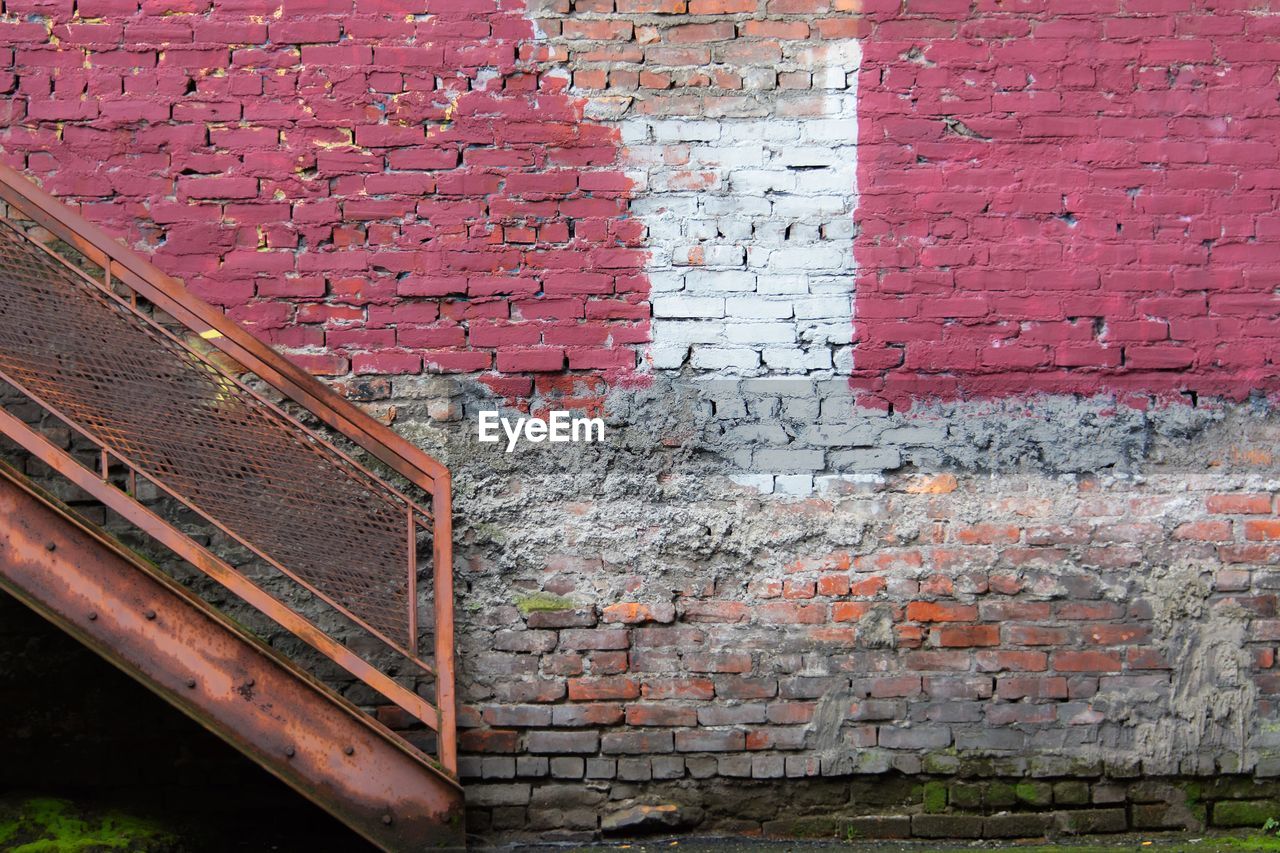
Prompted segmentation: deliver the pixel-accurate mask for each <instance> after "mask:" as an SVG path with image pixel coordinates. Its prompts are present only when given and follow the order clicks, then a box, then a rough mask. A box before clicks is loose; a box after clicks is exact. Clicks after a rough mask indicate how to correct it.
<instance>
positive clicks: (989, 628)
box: [930, 625, 1000, 648]
mask: <svg viewBox="0 0 1280 853" xmlns="http://www.w3.org/2000/svg"><path fill="white" fill-rule="evenodd" d="M930 636H936V637H937V639H938V645H939V646H942V647H943V648H964V647H969V646H998V645H999V644H1000V629H999V627H997V626H995V625H948V626H944V627H941V628H938V629H936V630H935V631H933V632H932V633H931V634H930Z"/></svg>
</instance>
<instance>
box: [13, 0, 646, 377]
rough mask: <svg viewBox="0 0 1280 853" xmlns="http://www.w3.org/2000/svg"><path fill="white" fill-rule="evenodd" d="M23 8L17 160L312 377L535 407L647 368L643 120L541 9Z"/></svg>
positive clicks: (305, 0) (260, 3)
mask: <svg viewBox="0 0 1280 853" xmlns="http://www.w3.org/2000/svg"><path fill="white" fill-rule="evenodd" d="M90 7H92V8H90ZM6 8H7V11H9V12H10V13H11V14H21V15H22V16H24V18H26V20H24V22H23V23H13V22H11V23H6V24H0V27H3V44H4V47H3V48H0V91H6V90H7V91H8V92H9V94H8V96H7V98H6V99H7V104H6V105H5V106H4V107H3V108H0V109H2V110H3V111H4V112H5V113H7V118H8V119H9V120H8V121H7V122H6V126H5V128H4V129H3V131H0V147H2V148H3V151H4V155H3V156H4V158H5V160H6V161H7V162H9V163H11V164H13V165H16V166H17V167H19V168H22V169H24V170H25V171H26V172H27V173H28V174H30V175H32V176H33V177H35V178H37V179H38V180H40V181H41V183H42V184H43V185H44V186H45V188H46V189H48V190H50V191H52V192H53V193H55V194H56V195H58V196H60V197H62V198H64V199H68V200H72V201H79V202H80V203H81V204H82V205H83V207H84V210H85V212H86V213H87V214H88V215H89V216H90V217H91V218H92V219H94V220H95V221H97V222H99V223H101V224H103V225H105V226H107V227H109V228H111V229H112V230H114V231H115V232H116V233H118V234H121V235H122V236H124V237H125V238H126V239H127V240H128V241H129V242H130V243H132V244H134V245H136V246H138V247H140V248H142V249H145V250H148V251H150V252H152V254H153V255H154V258H155V260H156V262H157V263H158V264H159V265H160V266H161V267H162V268H164V269H165V270H166V271H168V272H170V273H172V274H174V275H176V276H179V277H181V278H183V279H184V280H185V281H186V282H187V283H188V285H189V286H191V287H192V288H193V289H194V290H195V291H197V292H198V293H200V294H201V295H203V296H204V297H206V298H207V299H209V300H210V301H212V302H214V303H215V304H217V305H219V306H221V307H223V308H225V309H226V310H227V311H228V313H229V314H231V315H232V316H233V317H235V318H236V319H238V320H240V321H242V322H245V323H247V324H250V325H252V326H254V327H255V329H256V331H257V333H258V334H260V335H262V336H263V337H264V338H266V339H267V340H268V341H270V342H271V343H272V344H274V345H276V346H278V347H281V348H283V349H284V350H285V351H286V352H289V353H290V354H292V355H293V356H294V357H295V358H297V359H298V360H299V362H300V363H302V364H304V365H305V366H307V367H308V368H310V369H312V370H314V371H316V372H319V373H327V374H344V373H347V372H348V371H350V372H354V373H356V374H412V373H418V372H420V371H427V372H434V371H440V372H483V373H484V377H483V378H485V379H486V381H488V382H490V384H491V385H493V386H494V387H495V388H496V389H498V390H499V391H500V392H501V393H503V394H504V395H507V396H513V397H514V396H525V395H528V394H530V393H531V392H532V391H533V390H534V382H535V379H534V377H542V376H545V375H546V374H548V373H555V372H560V371H565V370H568V371H570V372H571V373H570V375H571V376H575V375H576V377H577V379H578V380H581V382H585V383H586V384H588V385H593V384H594V382H595V378H597V377H599V376H604V375H608V376H611V377H614V378H616V377H617V376H619V375H621V374H625V373H627V372H629V371H632V370H634V368H635V366H636V351H637V348H638V346H640V345H641V344H643V343H644V342H645V341H646V340H647V339H648V316H649V313H648V303H647V298H648V282H647V279H646V277H645V274H644V254H643V252H642V251H641V248H640V242H639V241H640V238H641V229H640V226H639V225H638V223H636V222H635V221H633V220H631V219H629V218H628V217H627V197H628V194H629V193H630V189H631V188H630V183H629V182H628V181H627V179H626V177H625V176H624V175H623V174H622V172H621V166H620V165H619V159H618V158H619V150H620V142H619V139H618V135H617V132H616V131H615V130H611V129H607V128H603V127H600V126H596V125H593V124H591V123H589V122H584V121H583V116H582V114H583V107H584V103H583V101H582V100H581V99H579V98H577V97H574V96H571V95H570V94H568V93H567V91H566V88H567V82H568V81H567V75H565V74H563V73H560V72H557V71H556V70H555V69H554V64H553V63H552V62H549V61H548V60H551V59H552V58H553V57H552V56H551V51H550V49H549V48H547V47H544V46H541V45H540V44H539V43H537V42H535V41H534V32H533V26H532V24H531V23H530V22H529V20H527V19H526V18H525V17H524V14H523V10H522V9H521V8H518V7H513V6H512V5H511V4H500V3H497V2H494V0H467V2H457V1H456V0H450V2H436V0H408V2H396V3H389V2H385V0H354V2H353V0H285V2H284V4H283V6H281V3H280V2H279V0H239V2H235V3H220V4H217V5H216V6H215V5H214V4H211V3H208V2H205V0H190V2H184V1H183V0H175V2H166V1H165V0H157V2H152V0H145V2H141V3H139V2H136V1H135V0H93V2H89V0H84V2H81V3H80V5H79V14H80V15H81V16H90V15H92V16H94V17H95V18H96V19H97V20H94V21H92V22H86V21H84V20H83V19H82V18H79V17H73V9H72V4H71V3H70V2H69V0H67V1H66V2H57V1H56V0H50V2H44V0H33V2H21V3H17V2H15V3H10V4H9V5H8V6H7V7H6ZM27 16H30V17H29V18H28V17H27ZM50 35H53V36H55V37H56V38H55V39H53V40H51V39H50ZM539 381H543V384H544V385H546V384H548V383H547V382H546V381H544V380H539ZM548 387H550V386H548ZM556 387H557V388H559V386H556ZM560 390H563V389H560Z"/></svg>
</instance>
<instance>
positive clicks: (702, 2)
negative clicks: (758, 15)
mask: <svg viewBox="0 0 1280 853" xmlns="http://www.w3.org/2000/svg"><path fill="white" fill-rule="evenodd" d="M755 10H756V0H689V14H690V15H739V14H742V13H744V12H754V11H755Z"/></svg>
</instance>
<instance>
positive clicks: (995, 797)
mask: <svg viewBox="0 0 1280 853" xmlns="http://www.w3.org/2000/svg"><path fill="white" fill-rule="evenodd" d="M984 800H985V802H986V804H987V805H988V806H998V807H1004V806H1012V805H1014V804H1015V803H1017V802H1018V793H1017V792H1016V791H1015V790H1014V789H1013V786H1012V785H1010V784H1009V783H1008V782H1000V781H996V782H992V783H990V784H989V785H987V791H986V796H985V797H984Z"/></svg>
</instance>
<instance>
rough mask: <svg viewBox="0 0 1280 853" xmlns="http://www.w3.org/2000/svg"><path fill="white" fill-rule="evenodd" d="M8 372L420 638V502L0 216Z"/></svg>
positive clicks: (306, 570) (302, 568)
mask: <svg viewBox="0 0 1280 853" xmlns="http://www.w3.org/2000/svg"><path fill="white" fill-rule="evenodd" d="M0 373H3V374H4V375H5V376H6V377H7V378H8V380H9V381H11V382H12V383H13V384H15V385H17V386H19V387H20V388H22V389H23V390H24V391H26V393H28V394H30V395H32V396H33V397H35V398H37V399H39V400H40V401H42V402H43V403H44V404H45V405H47V406H49V407H50V408H52V409H53V410H55V411H56V412H57V413H58V414H59V415H60V416H62V417H64V418H66V419H67V420H68V421H69V422H71V423H72V424H73V425H75V426H77V427H78V428H80V429H82V430H84V431H85V432H86V433H87V434H89V435H90V436H91V437H93V438H95V439H97V440H98V441H100V442H101V443H102V444H103V446H104V447H106V448H108V449H109V450H110V451H111V452H112V453H114V454H116V455H118V456H119V457H120V458H121V459H122V460H124V461H126V462H127V463H128V464H129V465H131V466H132V467H134V468H136V469H137V470H138V471H139V472H140V473H142V474H144V475H145V476H147V477H149V478H150V479H152V480H154V481H155V482H156V483H157V484H158V485H160V486H161V487H162V488H164V489H165V490H166V491H168V492H170V493H171V494H173V495H174V496H175V497H177V498H178V499H180V500H182V501H184V502H185V503H187V504H188V505H190V506H191V507H192V508H193V509H195V510H196V511H197V512H199V513H200V514H202V515H204V516H205V517H206V518H208V519H209V520H210V521H212V522H213V523H215V524H217V525H218V526H220V527H222V528H223V529H225V530H226V531H227V532H228V533H229V534H231V535H232V536H234V537H235V538H236V539H238V540H240V541H241V542H242V543H243V544H245V545H246V546H248V547H250V548H251V549H253V550H255V551H257V552H258V553H260V554H261V555H262V556H263V557H265V558H266V559H267V560H269V561H271V562H273V563H275V564H276V565H277V566H278V567H279V568H281V569H282V570H284V571H286V572H287V573H289V574H291V575H293V576H294V577H295V578H296V579H297V580H298V581H300V582H301V583H303V584H305V585H306V586H309V587H311V588H312V589H313V590H314V591H316V592H317V593H319V594H320V595H322V596H323V597H325V598H326V599H328V600H329V601H330V602H331V603H333V604H335V605H336V606H338V607H340V608H341V609H343V610H345V611H347V613H348V614H349V615H351V616H352V617H354V618H355V619H357V620H358V621H360V622H362V623H363V624H365V625H366V626H367V627H369V628H371V629H372V630H374V631H375V632H378V633H380V634H381V635H382V636H383V637H384V638H385V639H387V640H388V641H390V642H392V643H394V644H396V645H398V646H400V647H401V648H402V649H407V650H409V651H410V652H411V653H416V637H414V636H412V635H413V633H414V632H413V627H412V626H413V625H414V619H413V618H412V616H411V612H412V608H413V606H414V602H413V589H412V583H411V581H410V577H411V574H410V560H411V557H412V556H413V555H411V554H410V553H409V552H410V544H409V543H410V539H411V534H410V532H409V531H410V529H411V528H410V506H409V504H407V503H406V502H405V501H403V500H402V499H401V498H400V497H399V496H398V494H397V493H396V492H395V491H394V490H392V489H391V488H390V487H389V486H387V485H386V484H384V483H382V482H380V481H379V480H377V479H376V478H374V477H373V476H371V475H370V474H369V473H368V472H366V471H364V470H363V469H362V468H361V467H360V466H358V465H356V464H355V463H353V462H352V461H351V460H349V459H348V458H346V457H345V456H344V455H343V454H342V453H340V452H339V451H338V450H336V449H335V448H334V447H332V446H330V445H328V444H327V443H325V442H323V441H322V440H320V439H319V438H318V437H316V436H314V435H312V434H311V433H309V432H308V431H307V430H306V429H304V428H303V427H302V426H301V425H299V424H298V423H296V422H294V421H292V420H291V419H289V418H288V417H287V416H285V415H284V414H283V413H282V412H280V411H278V410H277V409H275V408H274V407H273V406H272V405H270V404H269V403H268V402H267V401H266V400H264V399H263V398H260V397H258V396H257V395H255V394H254V393H253V392H251V391H250V390H249V389H248V388H246V387H244V386H243V385H241V384H240V383H239V382H237V381H236V380H235V379H234V378H233V377H232V376H230V375H228V374H226V373H223V372H221V371H220V370H218V369H217V368H216V367H215V366H214V365H213V364H212V363H211V362H210V361H208V360H206V359H205V358H204V357H203V356H202V355H201V354H200V352H199V351H198V350H197V348H196V346H195V345H194V344H193V343H188V342H186V341H184V340H182V339H180V338H177V337H174V336H173V335H170V334H169V333H168V332H167V331H165V330H164V329H163V328H161V327H159V326H157V325H155V324H154V323H152V322H151V321H150V320H149V319H148V318H147V317H146V316H145V315H144V314H142V313H141V312H139V311H137V310H136V309H134V308H133V307H131V306H130V305H129V304H128V303H126V302H124V301H122V300H119V299H116V298H115V297H114V296H113V295H111V294H109V293H108V292H106V290H104V289H103V288H101V287H99V286H97V285H95V284H94V283H93V282H91V281H88V280H86V279H85V278H83V277H81V276H80V275H78V274H77V273H76V272H74V271H72V270H71V269H68V268H67V267H66V266H64V265H63V264H61V263H59V262H58V260H56V259H54V258H52V257H50V256H49V254H48V253H47V252H45V251H44V250H43V249H41V248H40V247H39V246H38V245H36V244H34V243H33V242H31V241H30V240H29V239H28V238H27V237H26V236H25V235H24V234H22V233H21V232H20V231H19V230H18V229H17V228H15V227H14V226H13V225H12V224H11V223H8V222H2V223H0Z"/></svg>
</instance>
